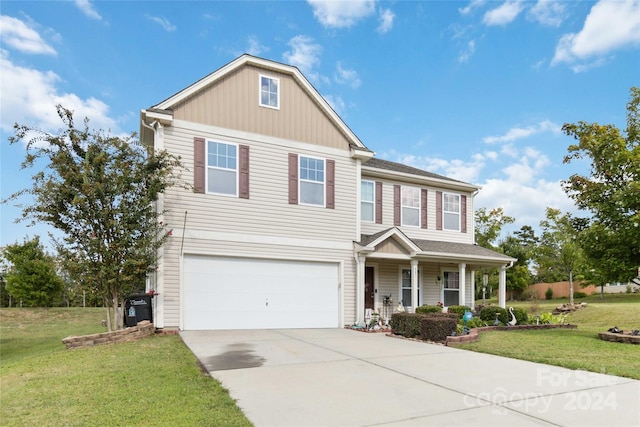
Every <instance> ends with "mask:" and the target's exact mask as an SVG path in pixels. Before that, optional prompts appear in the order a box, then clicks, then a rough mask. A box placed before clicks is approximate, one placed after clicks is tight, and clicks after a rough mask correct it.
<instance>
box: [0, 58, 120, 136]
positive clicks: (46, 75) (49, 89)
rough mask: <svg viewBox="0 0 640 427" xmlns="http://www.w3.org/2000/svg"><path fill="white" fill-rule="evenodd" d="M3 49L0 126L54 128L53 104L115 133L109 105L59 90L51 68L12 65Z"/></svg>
mask: <svg viewBox="0 0 640 427" xmlns="http://www.w3.org/2000/svg"><path fill="white" fill-rule="evenodd" d="M8 56H9V55H8V53H7V52H6V51H2V52H0V75H1V76H2V78H1V79H0V92H1V93H2V97H1V98H0V110H2V116H1V119H0V127H1V128H2V130H3V131H5V132H9V133H12V132H13V124H14V123H16V122H18V123H20V124H25V125H29V126H32V127H38V128H40V129H42V130H44V131H55V130H57V129H58V128H60V126H61V122H60V118H59V117H58V115H57V113H56V108H55V106H56V105H57V104H61V105H62V106H63V107H65V108H67V109H69V110H72V111H74V112H75V113H74V117H75V118H76V119H80V118H82V119H84V117H88V118H89V119H90V120H91V122H90V124H89V125H90V126H91V127H92V128H96V129H104V130H109V129H110V130H111V131H112V132H113V133H118V132H120V130H119V129H118V126H117V123H116V121H115V120H113V119H112V118H110V117H109V115H108V113H109V106H108V105H107V104H105V103H104V102H102V101H100V100H99V99H96V98H93V97H90V98H87V99H82V98H80V97H79V96H77V95H76V94H73V93H59V92H58V89H57V87H56V85H57V84H59V83H60V82H61V80H62V79H61V78H60V76H58V75H57V74H56V73H54V72H53V71H39V70H36V69H33V68H26V67H22V66H18V65H15V64H13V63H12V62H11V60H10V59H9V57H8Z"/></svg>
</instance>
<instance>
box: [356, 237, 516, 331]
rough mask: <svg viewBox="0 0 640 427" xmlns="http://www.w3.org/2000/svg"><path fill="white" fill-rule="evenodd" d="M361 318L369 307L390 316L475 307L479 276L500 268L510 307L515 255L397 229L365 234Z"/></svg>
mask: <svg viewBox="0 0 640 427" xmlns="http://www.w3.org/2000/svg"><path fill="white" fill-rule="evenodd" d="M354 252H355V253H354V255H355V258H356V266H357V272H356V283H357V286H356V321H357V323H362V322H364V319H365V314H366V312H367V309H371V310H372V311H373V312H377V313H380V315H381V316H383V317H390V316H391V314H392V313H394V312H396V311H398V310H400V309H404V310H406V311H409V312H414V311H415V308H416V307H418V306H420V305H425V304H426V305H436V304H438V303H440V304H442V305H443V306H445V307H447V306H450V305H466V306H469V307H471V308H474V307H475V285H474V284H475V275H476V272H479V271H481V270H483V269H488V268H496V267H497V268H499V271H500V275H499V295H500V298H499V304H500V306H501V307H505V303H506V301H505V295H506V292H505V291H506V270H507V269H508V268H509V267H510V266H511V265H513V262H514V261H515V259H514V258H511V257H508V256H506V255H503V254H500V253H497V252H494V251H491V250H489V249H486V248H482V247H480V246H477V245H472V244H464V243H452V242H441V241H432V240H417V239H410V238H409V237H407V236H406V235H405V234H404V233H403V232H402V231H400V230H399V229H398V228H395V227H394V228H390V229H387V230H384V231H382V232H380V233H377V234H375V235H370V236H366V235H363V236H362V238H361V240H360V242H356V243H355V244H354Z"/></svg>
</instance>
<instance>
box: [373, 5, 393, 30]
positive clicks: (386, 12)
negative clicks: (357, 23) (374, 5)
mask: <svg viewBox="0 0 640 427" xmlns="http://www.w3.org/2000/svg"><path fill="white" fill-rule="evenodd" d="M395 17H396V15H395V14H394V13H393V12H392V11H391V9H382V10H381V11H380V25H378V29H377V31H378V32H379V33H381V34H384V33H387V32H389V31H390V30H391V28H393V20H394V18H395Z"/></svg>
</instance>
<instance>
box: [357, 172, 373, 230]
mask: <svg viewBox="0 0 640 427" xmlns="http://www.w3.org/2000/svg"><path fill="white" fill-rule="evenodd" d="M360 187H361V188H360V218H361V219H362V221H366V222H373V221H374V220H375V218H374V215H375V194H374V191H375V190H374V189H375V185H374V182H373V181H364V180H363V181H362V183H361V185H360Z"/></svg>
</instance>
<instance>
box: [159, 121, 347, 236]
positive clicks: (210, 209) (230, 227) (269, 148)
mask: <svg viewBox="0 0 640 427" xmlns="http://www.w3.org/2000/svg"><path fill="white" fill-rule="evenodd" d="M195 136H200V137H204V138H211V139H216V140H222V141H231V142H241V143H243V144H247V145H248V146H249V150H250V176H249V181H250V198H249V199H239V198H236V197H228V196H222V195H214V194H196V193H193V192H192V191H190V190H186V189H182V188H178V187H174V188H172V189H170V190H168V191H167V194H166V197H165V208H166V209H168V210H169V212H168V213H167V214H166V215H165V221H166V222H167V224H169V225H170V227H181V226H182V221H183V217H184V211H185V210H187V211H188V216H187V223H188V227H189V228H190V229H198V230H203V231H224V232H238V233H250V234H262V235H274V236H287V237H297V238H310V239H314V238H320V239H324V240H330V241H341V242H351V241H353V240H354V239H355V238H356V236H357V232H356V212H357V201H356V200H355V197H353V195H354V194H356V190H357V189H356V185H357V182H358V180H357V168H356V161H355V160H352V159H350V158H349V157H348V152H344V155H342V156H339V155H338V154H339V153H340V152H339V151H336V150H329V151H331V152H328V151H326V150H323V149H322V147H318V148H317V149H316V148H315V147H314V146H310V145H308V144H297V145H296V144H293V145H292V146H291V147H282V146H276V145H273V144H267V143H263V142H255V141H251V140H241V141H238V140H237V139H230V138H226V137H223V136H220V135H214V134H206V133H199V132H198V133H197V132H193V131H191V130H187V129H178V128H175V127H171V128H167V129H166V131H165V141H164V143H165V148H166V149H167V150H169V151H172V152H174V153H176V154H178V155H180V156H181V157H182V161H183V162H184V165H185V166H186V167H187V168H188V169H189V170H193V137H195ZM296 148H297V149H296ZM288 152H294V153H297V154H301V155H310V156H315V157H321V158H325V159H329V158H330V159H333V160H335V164H336V167H335V209H326V208H322V207H317V206H305V205H291V204H289V203H288V176H287V171H288ZM184 178H185V180H186V181H187V182H189V181H190V180H191V179H192V173H185V175H184Z"/></svg>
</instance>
